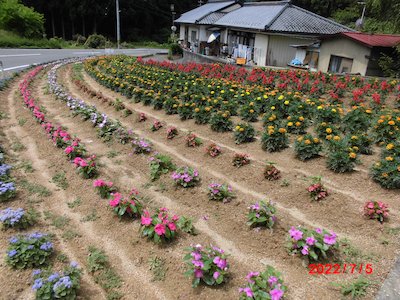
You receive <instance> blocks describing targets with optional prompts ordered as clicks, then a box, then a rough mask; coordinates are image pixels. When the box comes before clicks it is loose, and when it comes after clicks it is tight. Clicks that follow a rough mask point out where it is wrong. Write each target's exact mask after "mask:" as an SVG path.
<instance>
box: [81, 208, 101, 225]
mask: <svg viewBox="0 0 400 300" xmlns="http://www.w3.org/2000/svg"><path fill="white" fill-rule="evenodd" d="M98 218H99V216H97V211H96V209H93V210H92V212H91V213H90V214H88V215H87V216H84V217H83V218H82V219H81V222H94V221H96V220H97V219H98Z"/></svg>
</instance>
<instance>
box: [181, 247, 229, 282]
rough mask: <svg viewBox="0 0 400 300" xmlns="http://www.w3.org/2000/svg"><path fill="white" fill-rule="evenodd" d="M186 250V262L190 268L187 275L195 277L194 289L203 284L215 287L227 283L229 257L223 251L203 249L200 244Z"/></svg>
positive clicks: (213, 248) (210, 248)
mask: <svg viewBox="0 0 400 300" xmlns="http://www.w3.org/2000/svg"><path fill="white" fill-rule="evenodd" d="M185 250H186V252H187V254H186V255H185V257H184V260H185V263H186V264H187V266H188V268H189V270H187V271H186V272H185V275H186V276H190V277H193V281H192V286H193V287H197V286H198V285H199V284H200V283H201V282H203V283H205V284H206V285H210V286H213V285H220V284H223V283H224V282H226V281H227V277H228V269H229V264H228V262H227V257H228V255H227V254H225V252H224V251H223V250H222V249H219V248H217V247H213V246H211V247H202V246H201V245H199V244H198V245H196V246H192V247H189V248H187V249H185Z"/></svg>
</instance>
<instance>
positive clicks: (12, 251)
mask: <svg viewBox="0 0 400 300" xmlns="http://www.w3.org/2000/svg"><path fill="white" fill-rule="evenodd" d="M17 254H18V251H17V250H15V249H13V250H10V251H8V252H7V255H8V257H14V256H15V255H17Z"/></svg>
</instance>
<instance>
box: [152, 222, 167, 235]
mask: <svg viewBox="0 0 400 300" xmlns="http://www.w3.org/2000/svg"><path fill="white" fill-rule="evenodd" d="M154 231H155V232H156V233H157V234H158V235H163V234H165V226H164V224H157V225H156V226H155V227H154Z"/></svg>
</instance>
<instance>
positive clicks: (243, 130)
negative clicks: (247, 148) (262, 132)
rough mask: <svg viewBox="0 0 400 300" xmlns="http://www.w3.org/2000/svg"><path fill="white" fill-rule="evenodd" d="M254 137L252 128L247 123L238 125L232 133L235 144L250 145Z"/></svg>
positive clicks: (254, 132) (254, 133)
mask: <svg viewBox="0 0 400 300" xmlns="http://www.w3.org/2000/svg"><path fill="white" fill-rule="evenodd" d="M255 135H256V131H255V129H254V127H253V126H251V125H250V124H248V123H239V124H238V125H237V126H236V127H235V130H234V133H233V136H234V138H235V143H236V144H243V143H250V142H252V141H254V136H255Z"/></svg>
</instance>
